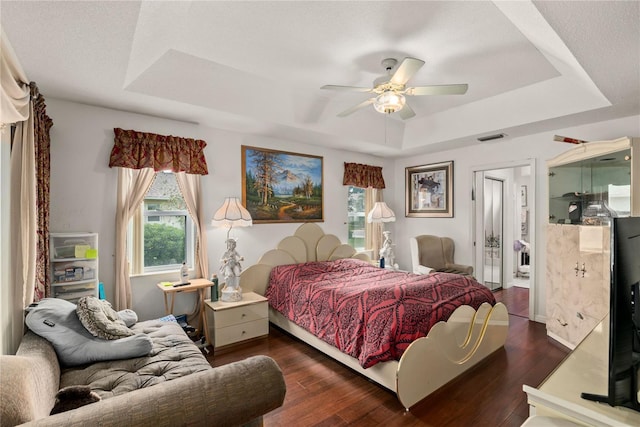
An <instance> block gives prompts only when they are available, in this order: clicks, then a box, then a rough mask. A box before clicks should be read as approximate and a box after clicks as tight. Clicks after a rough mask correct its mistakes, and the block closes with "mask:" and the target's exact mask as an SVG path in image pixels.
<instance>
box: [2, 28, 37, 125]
mask: <svg viewBox="0 0 640 427" xmlns="http://www.w3.org/2000/svg"><path fill="white" fill-rule="evenodd" d="M1 32H2V36H1V37H0V86H1V87H2V90H0V128H4V127H5V125H7V124H11V123H17V122H23V121H26V120H27V118H28V117H29V108H30V107H29V104H30V100H31V97H30V96H29V95H30V93H29V79H28V78H27V75H26V74H25V73H24V70H23V69H22V66H21V65H20V62H18V57H17V56H16V54H15V52H14V51H13V47H12V46H11V43H9V40H8V39H7V36H6V34H5V33H4V29H2V30H1Z"/></svg>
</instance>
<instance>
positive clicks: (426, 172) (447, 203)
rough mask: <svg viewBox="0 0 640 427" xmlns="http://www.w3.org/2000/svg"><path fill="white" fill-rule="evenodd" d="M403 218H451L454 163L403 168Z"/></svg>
mask: <svg viewBox="0 0 640 427" xmlns="http://www.w3.org/2000/svg"><path fill="white" fill-rule="evenodd" d="M405 216H407V217H410V218H453V161H447V162H442V163H433V164H428V165H422V166H412V167H407V168H405Z"/></svg>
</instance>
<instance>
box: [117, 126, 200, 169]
mask: <svg viewBox="0 0 640 427" xmlns="http://www.w3.org/2000/svg"><path fill="white" fill-rule="evenodd" d="M113 131H114V133H115V140H114V144H113V149H112V150H111V157H110V159H109V167H114V166H116V167H122V168H129V169H142V168H153V169H154V170H155V171H161V170H171V171H173V172H186V173H188V174H193V175H207V174H208V173H209V172H208V170H207V161H206V159H205V157H204V147H206V146H207V143H206V142H204V141H203V140H201V139H192V138H181V137H177V136H171V135H170V136H165V135H158V134H155V133H147V132H138V131H135V130H125V129H120V128H114V129H113Z"/></svg>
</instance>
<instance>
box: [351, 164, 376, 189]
mask: <svg viewBox="0 0 640 427" xmlns="http://www.w3.org/2000/svg"><path fill="white" fill-rule="evenodd" d="M342 185H353V186H355V187H360V188H369V187H371V188H377V189H383V188H385V185H384V178H383V177H382V167H381V166H370V165H362V164H360V163H346V162H345V164H344V178H343V179H342Z"/></svg>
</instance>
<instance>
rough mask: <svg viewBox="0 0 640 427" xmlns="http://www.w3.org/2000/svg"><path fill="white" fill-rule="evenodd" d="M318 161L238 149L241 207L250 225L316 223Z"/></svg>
mask: <svg viewBox="0 0 640 427" xmlns="http://www.w3.org/2000/svg"><path fill="white" fill-rule="evenodd" d="M322 177H323V170H322V157H320V156H311V155H306V154H298V153H290V152H287V151H277V150H269V149H266V148H258V147H248V146H245V145H243V146H242V203H243V204H244V206H245V208H246V209H247V210H248V211H249V213H250V214H251V218H252V219H253V222H254V224H259V223H271V222H319V221H324V217H323V203H322V200H323V188H322V185H323V183H322Z"/></svg>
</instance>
